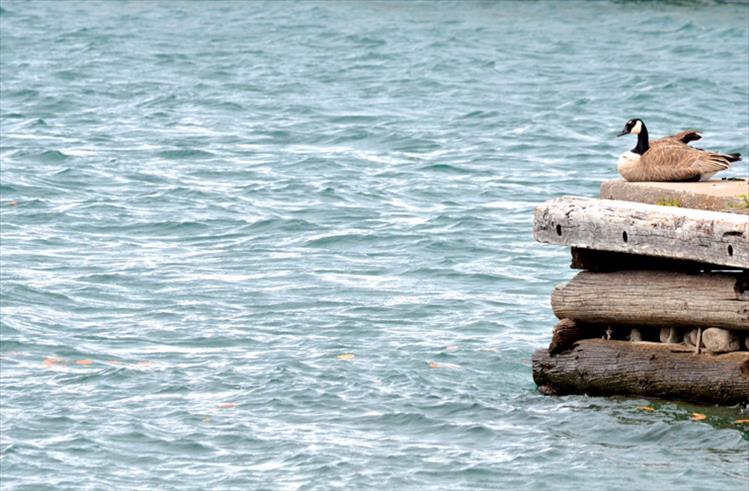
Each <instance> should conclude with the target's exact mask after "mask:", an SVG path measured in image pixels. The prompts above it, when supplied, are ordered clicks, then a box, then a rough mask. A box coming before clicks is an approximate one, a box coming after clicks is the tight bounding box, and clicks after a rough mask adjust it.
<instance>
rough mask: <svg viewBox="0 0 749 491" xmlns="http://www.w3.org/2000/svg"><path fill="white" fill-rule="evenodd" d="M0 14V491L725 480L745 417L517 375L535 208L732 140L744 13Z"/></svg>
mask: <svg viewBox="0 0 749 491" xmlns="http://www.w3.org/2000/svg"><path fill="white" fill-rule="evenodd" d="M0 6H1V9H2V10H0V29H1V30H0V34H1V36H0V76H1V80H2V82H1V85H0V88H1V92H0V136H1V138H2V141H1V145H2V148H1V149H0V156H1V157H2V166H1V172H2V173H1V177H2V180H1V184H0V219H1V225H2V229H1V231H2V254H1V255H0V269H1V273H2V282H1V283H0V287H1V291H0V293H2V302H1V309H2V310H1V313H2V318H1V329H0V340H1V341H2V347H1V349H0V355H1V358H0V376H1V379H2V380H1V382H2V387H1V388H2V390H1V400H0V416H1V417H0V477H1V479H0V487H2V489H7V490H45V489H54V490H59V489H76V490H80V489H91V490H94V489H95V490H99V489H123V490H132V489H142V490H152V489H238V490H239V489H289V490H294V489H300V490H324V489H341V488H345V489H394V490H398V489H404V490H421V489H432V490H438V489H439V490H442V489H450V490H474V489H513V490H547V489H560V490H577V489H622V490H630V489H646V490H649V489H659V490H676V489H695V490H698V489H704V490H708V489H709V490H716V489H721V490H742V491H745V490H746V489H747V481H748V480H749V467H748V466H747V459H748V458H749V454H748V452H749V449H748V446H747V445H748V444H749V436H748V435H747V432H746V430H742V429H741V427H740V424H739V423H735V421H736V420H738V419H746V418H748V417H749V416H747V414H746V412H744V410H742V409H741V408H735V407H734V408H710V407H698V406H692V405H688V404H682V403H673V402H662V401H647V400H643V399H632V398H591V397H585V396H574V397H561V398H550V397H544V396H541V395H540V394H538V393H537V391H536V387H535V385H534V383H533V381H532V378H531V368H530V356H531V353H532V352H533V350H534V349H536V348H539V347H542V346H544V345H546V344H548V342H549V339H550V335H551V328H552V326H553V324H554V317H553V314H552V313H551V310H550V307H549V296H550V293H551V290H552V288H553V287H554V285H556V284H558V283H560V282H562V281H565V280H567V279H569V278H570V277H571V276H572V275H573V274H574V273H573V271H572V270H570V269H569V268H568V251H567V250H566V249H564V248H561V247H553V246H542V245H540V244H536V243H534V242H533V240H532V236H531V224H532V213H533V207H534V206H535V205H536V204H538V203H541V202H543V201H545V200H547V199H550V198H553V197H556V196H560V195H565V194H574V195H581V196H595V195H596V193H597V190H598V186H599V184H600V182H601V181H602V180H604V179H610V178H614V177H616V169H615V162H616V158H617V156H618V155H619V154H620V153H621V152H623V151H624V150H627V149H628V148H631V147H632V146H633V145H634V142H633V141H632V140H631V139H625V138H620V139H616V138H614V135H615V134H616V133H617V132H618V131H619V130H620V129H621V128H622V126H623V125H624V122H625V121H626V120H627V119H629V118H631V117H641V118H643V119H644V120H645V121H646V122H647V123H648V125H649V128H650V131H651V134H653V135H654V136H658V135H661V134H665V133H667V132H674V131H677V130H681V129H685V128H694V127H696V128H699V129H702V130H703V131H704V140H703V141H702V142H700V143H702V144H703V145H704V146H705V147H706V148H711V149H716V150H721V151H726V152H728V151H730V152H741V153H742V154H745V155H746V154H749V141H747V138H748V135H749V68H748V67H749V28H748V27H747V26H748V22H749V6H747V4H741V3H739V4H723V3H713V2H677V3H630V2H588V3H575V2H543V1H541V2H527V3H526V2H524V3H515V2H364V1H346V2H344V1H341V2H250V1H247V2H198V1H194V2H191V1H160V2H157V1H148V2H146V1H130V2H105V1H102V2H94V1H80V2H73V1H49V2H22V1H2V2H0ZM745 164H746V162H742V163H740V164H738V165H736V166H735V167H734V168H733V169H732V170H731V171H729V172H726V173H724V174H725V176H728V177H730V176H744V175H746V174H747V167H746V165H745ZM646 405H650V406H652V407H653V408H655V409H656V410H655V411H644V410H638V406H646ZM693 412H701V413H704V414H706V415H707V419H705V420H704V421H693V420H692V419H691V416H692V413H693Z"/></svg>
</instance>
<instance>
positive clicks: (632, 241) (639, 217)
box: [533, 196, 749, 269]
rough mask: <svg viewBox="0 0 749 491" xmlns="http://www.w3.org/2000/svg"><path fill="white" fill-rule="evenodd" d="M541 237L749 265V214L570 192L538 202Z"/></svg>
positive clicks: (535, 229)
mask: <svg viewBox="0 0 749 491" xmlns="http://www.w3.org/2000/svg"><path fill="white" fill-rule="evenodd" d="M533 236H534V238H535V239H536V240H537V241H539V242H545V243H550V244H561V245H568V246H573V247H582V248H586V249H596V250H603V251H614V252H626V253H631V254H642V255H646V256H656V257H668V258H674V259H686V260H691V261H698V262H703V263H709V264H717V265H721V266H727V267H734V268H741V269H749V219H747V217H746V216H745V215H739V214H734V213H722V212H717V211H705V210H693V209H687V208H676V207H672V206H658V205H649V204H643V203H633V202H627V201H616V200H601V199H592V198H578V197H573V196H566V197H562V198H557V199H554V200H551V201H547V202H546V203H544V204H542V205H540V206H538V207H537V208H536V212H535V216H534V221H533Z"/></svg>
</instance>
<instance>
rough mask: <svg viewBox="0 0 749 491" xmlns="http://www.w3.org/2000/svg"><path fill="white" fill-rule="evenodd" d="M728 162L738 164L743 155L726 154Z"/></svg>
mask: <svg viewBox="0 0 749 491" xmlns="http://www.w3.org/2000/svg"><path fill="white" fill-rule="evenodd" d="M726 160H728V161H729V162H738V161H739V160H741V154H740V153H729V154H726Z"/></svg>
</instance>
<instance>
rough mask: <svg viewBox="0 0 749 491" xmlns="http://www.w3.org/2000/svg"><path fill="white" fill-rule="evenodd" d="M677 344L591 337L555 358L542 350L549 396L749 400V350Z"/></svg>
mask: <svg viewBox="0 0 749 491" xmlns="http://www.w3.org/2000/svg"><path fill="white" fill-rule="evenodd" d="M670 346H671V345H668V344H659V343H645V342H643V343H629V342H626V341H606V340H602V339H585V340H581V341H578V342H577V344H576V345H575V346H574V348H573V349H572V350H571V351H566V352H563V353H560V354H557V355H555V356H552V355H550V354H549V352H548V350H546V349H540V350H537V351H536V352H535V353H534V354H533V357H532V364H533V380H534V381H535V382H536V384H537V385H538V387H539V390H540V391H541V392H542V393H544V394H557V395H563V394H590V395H600V396H608V395H633V396H642V397H656V398H659V399H679V400H685V401H694V402H701V403H709V404H726V405H731V404H746V403H747V402H749V353H747V352H734V353H727V354H723V355H710V354H702V355H696V354H694V353H685V352H683V351H681V350H678V349H677V350H673V349H671V348H670Z"/></svg>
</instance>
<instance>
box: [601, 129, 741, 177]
mask: <svg viewBox="0 0 749 491" xmlns="http://www.w3.org/2000/svg"><path fill="white" fill-rule="evenodd" d="M627 134H632V135H637V146H635V148H633V149H632V150H630V151H629V152H624V153H623V154H622V155H621V157H619V161H618V162H617V169H618V170H619V174H621V175H622V177H624V179H626V180H628V181H707V180H708V179H710V177H712V175H713V174H715V173H716V172H718V171H722V170H726V169H728V168H729V167H730V166H731V162H736V161H737V160H741V155H739V154H738V153H731V154H722V153H716V152H709V151H707V150H702V149H700V148H694V147H690V146H689V145H687V144H688V143H689V142H691V141H695V140H699V139H700V138H702V137H701V136H700V134H699V132H698V131H696V130H686V131H682V132H679V133H676V134H675V135H671V136H667V137H665V138H661V139H660V140H654V141H649V140H648V129H647V128H646V127H645V123H643V122H642V120H641V119H630V120H629V121H627V124H626V125H624V129H623V130H622V132H621V133H619V134H618V135H616V136H623V135H627Z"/></svg>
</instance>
